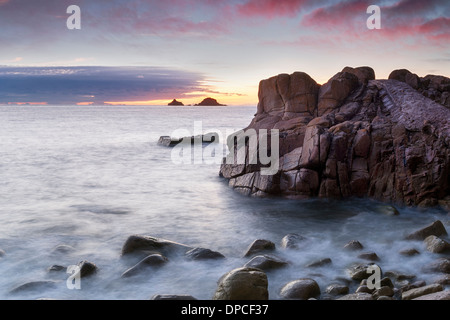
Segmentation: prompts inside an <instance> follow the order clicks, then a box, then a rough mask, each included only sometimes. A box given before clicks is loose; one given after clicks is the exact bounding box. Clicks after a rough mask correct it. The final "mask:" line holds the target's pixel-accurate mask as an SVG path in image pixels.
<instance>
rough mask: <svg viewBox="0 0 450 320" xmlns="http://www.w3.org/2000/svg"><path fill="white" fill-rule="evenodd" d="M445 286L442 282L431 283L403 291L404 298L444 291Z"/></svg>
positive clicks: (408, 298)
mask: <svg viewBox="0 0 450 320" xmlns="http://www.w3.org/2000/svg"><path fill="white" fill-rule="evenodd" d="M443 290H444V288H443V287H442V285H440V284H430V285H428V286H425V287H420V288H417V289H411V290H408V291H406V292H403V293H402V300H412V299H415V298H418V297H420V296H424V295H428V294H431V293H435V292H439V291H443Z"/></svg>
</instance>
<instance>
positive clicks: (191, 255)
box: [186, 248, 225, 260]
mask: <svg viewBox="0 0 450 320" xmlns="http://www.w3.org/2000/svg"><path fill="white" fill-rule="evenodd" d="M186 258H187V259H189V260H217V259H224V258H225V256H224V255H223V254H221V253H220V252H217V251H212V250H210V249H205V248H194V249H192V250H189V251H188V252H186Z"/></svg>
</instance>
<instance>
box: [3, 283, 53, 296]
mask: <svg viewBox="0 0 450 320" xmlns="http://www.w3.org/2000/svg"><path fill="white" fill-rule="evenodd" d="M58 284H59V282H58V281H50V280H45V281H32V282H27V283H24V284H22V285H20V286H18V287H16V288H14V289H12V290H11V291H10V293H11V294H18V293H23V292H38V293H41V292H43V291H46V290H51V289H55V288H57V287H58Z"/></svg>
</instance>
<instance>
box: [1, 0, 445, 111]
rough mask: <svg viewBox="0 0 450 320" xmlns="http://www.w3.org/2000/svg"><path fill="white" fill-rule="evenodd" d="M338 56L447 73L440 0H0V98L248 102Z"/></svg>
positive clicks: (325, 71)
mask: <svg viewBox="0 0 450 320" xmlns="http://www.w3.org/2000/svg"><path fill="white" fill-rule="evenodd" d="M70 5H77V6H79V7H80V9H81V19H80V20H81V29H79V30H69V29H68V28H67V20H68V18H69V17H70V16H71V14H70V13H69V14H68V13H67V8H68V7H69V6H70ZM370 5H377V6H379V7H380V9H381V29H379V30H370V29H369V28H367V20H368V19H369V17H370V16H371V14H368V13H367V8H368V7H369V6H370ZM346 66H351V67H358V66H371V67H372V68H373V69H374V70H375V72H376V76H377V78H379V79H384V78H387V77H388V76H389V74H390V72H391V71H393V70H395V69H401V68H406V69H408V70H410V71H412V72H414V73H416V74H418V75H419V76H425V75H427V74H440V75H445V76H450V1H449V0H426V1H424V0H380V1H376V0H345V1H335V0H165V1H161V0H0V104H24V103H29V104H37V105H39V104H79V105H88V104H96V105H97V104H98V105H101V104H127V105H165V104H167V103H168V102H170V101H171V100H172V99H178V100H179V101H182V102H183V103H185V104H195V103H199V102H200V101H201V100H202V99H204V98H206V97H213V98H216V99H217V100H218V101H219V102H220V103H225V104H228V105H256V104H257V102H258V85H259V82H260V81H261V80H262V79H267V78H269V77H272V76H275V75H278V74H281V73H288V74H291V73H293V72H295V71H303V72H306V73H308V74H309V75H310V76H311V77H312V78H314V79H315V80H316V81H317V82H318V83H325V82H326V81H327V80H328V79H329V78H331V77H332V76H333V75H334V74H336V73H337V72H339V71H341V70H342V69H343V68H344V67H346Z"/></svg>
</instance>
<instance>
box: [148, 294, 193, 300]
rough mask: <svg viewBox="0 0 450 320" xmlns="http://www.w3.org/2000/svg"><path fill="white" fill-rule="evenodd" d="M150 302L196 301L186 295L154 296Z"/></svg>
mask: <svg viewBox="0 0 450 320" xmlns="http://www.w3.org/2000/svg"><path fill="white" fill-rule="evenodd" d="M150 300H159V301H175V300H177V301H191V300H197V299H196V298H194V297H193V296H191V295H187V294H155V295H154V296H152V297H151V298H150Z"/></svg>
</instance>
